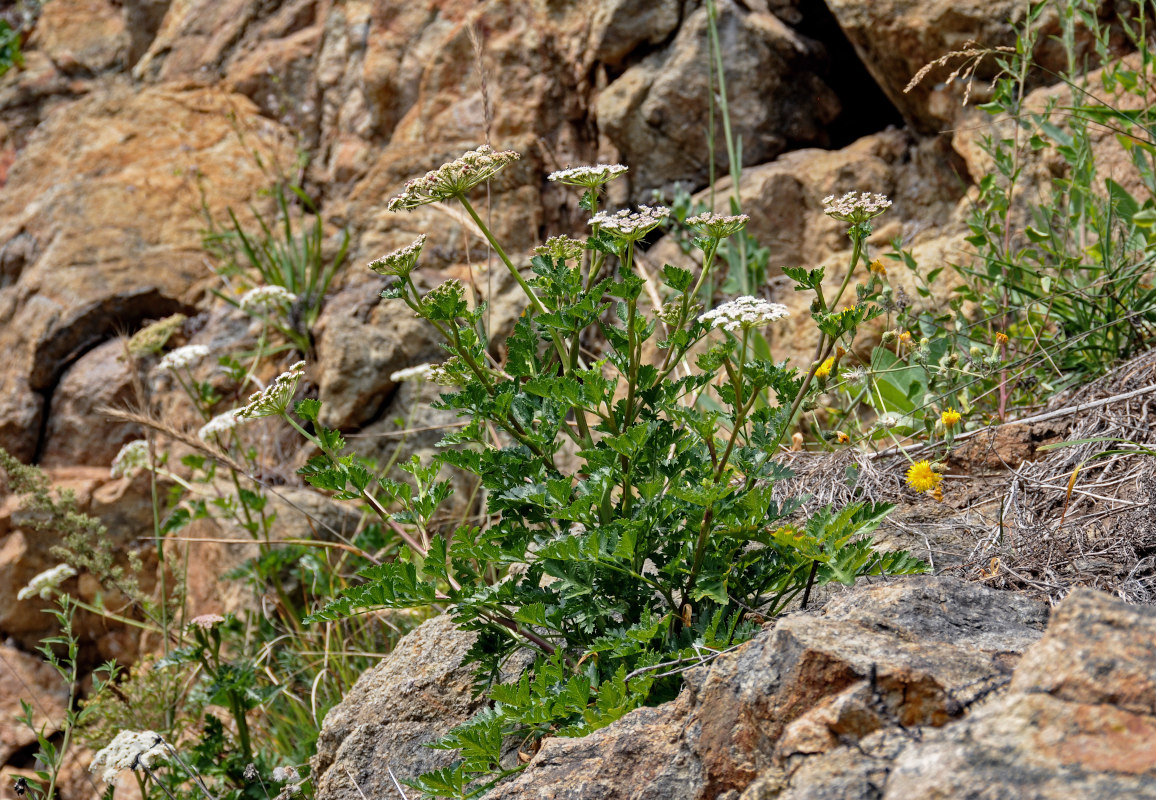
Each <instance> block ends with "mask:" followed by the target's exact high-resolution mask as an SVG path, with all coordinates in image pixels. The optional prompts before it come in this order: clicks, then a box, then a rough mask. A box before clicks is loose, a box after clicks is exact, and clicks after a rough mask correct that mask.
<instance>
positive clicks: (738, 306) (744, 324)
mask: <svg viewBox="0 0 1156 800" xmlns="http://www.w3.org/2000/svg"><path fill="white" fill-rule="evenodd" d="M789 313H790V312H789V311H787V307H786V306H785V305H783V304H782V303H771V302H768V301H766V300H760V299H759V298H757V297H751V296H750V295H744V296H742V297H736V298H735V299H734V300H731V301H730V302H729V303H723V304H722V305H721V306H719V307H718V308H712V309H711V310H710V311H707V312H705V313H703V314H700V315H699V317H698V321H699V322H703V323H706V324H708V325H710V326H711V327H712V328H722V329H723V330H726V331H730V332H731V333H735V332H736V331H741V330H743V329H744V328H757V327H760V326H763V325H766V324H768V323H770V322H774V321H775V320H777V319H782V318H783V317H785V316H787V315H788V314H789Z"/></svg>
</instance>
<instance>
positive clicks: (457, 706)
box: [311, 616, 485, 800]
mask: <svg viewBox="0 0 1156 800" xmlns="http://www.w3.org/2000/svg"><path fill="white" fill-rule="evenodd" d="M474 639H475V636H474V634H466V633H463V632H461V631H459V630H458V629H457V628H456V627H455V626H454V624H453V622H452V621H450V618H449V617H447V616H440V617H435V618H434V619H431V620H429V621H428V622H425V623H424V624H422V625H421V626H420V627H419V628H417V629H416V630H414V631H413V632H411V633H410V634H408V635H407V636H405V637H404V638H402V639H401V640H400V641H399V642H398V643H397V644H396V645H395V646H394V649H393V652H391V653H390V654H389V656H388V657H386V658H385V659H383V660H382V662H381V663H380V664H379V665H378V666H376V667H374V668H373V669H371V670H369V671H368V672H366V673H365V674H363V675H362V676H361V677H360V678H359V679H358V681H357V683H356V684H355V685H354V687H353V688H352V689H351V690H350V692H349V694H347V695H346V696H345V698H344V699H343V700H342V701H341V702H340V703H339V704H338V705H336V706H334V707H333V708H332V709H330V711H329V713H328V714H326V715H325V721H324V723H323V724H322V726H321V733H320V735H319V736H318V739H317V755H316V756H314V757H313V760H312V762H311V767H312V774H313V775H314V776H315V777H314V779H313V780H314V781H315V786H316V787H317V789H316V791H317V796H318V797H319V798H326V800H360V798H361V794H362V793H364V794H365V795H366V796H367V797H389V796H391V795H392V794H393V793H394V792H396V789H395V788H394V786H393V781H392V780H391V779H390V776H389V772H388V771H387V768H389V769H392V770H393V773H394V774H395V775H396V776H397V778H398V780H408V779H412V778H416V777H417V776H418V775H420V774H422V773H423V772H428V771H430V770H433V769H438V768H440V767H445V766H448V765H449V764H451V763H452V762H453V761H454V754H453V753H452V752H447V751H444V750H431V749H429V748H427V747H424V746H423V745H425V744H427V743H429V742H432V741H434V740H435V739H437V738H439V737H440V736H442V735H444V734H445V733H446V732H447V731H449V729H450V728H453V727H454V726H455V725H458V724H460V723H462V722H464V721H465V720H466V719H468V718H469V717H471V716H472V715H473V714H474V712H475V711H477V710H478V709H480V708H481V707H482V705H483V704H484V703H485V701H484V699H482V698H475V697H473V695H472V691H471V686H472V682H473V671H472V669H471V668H469V667H466V666H463V665H462V660H463V658H464V657H465V655H466V652H467V651H468V650H469V648H470V646H471V645H472V644H473V642H474Z"/></svg>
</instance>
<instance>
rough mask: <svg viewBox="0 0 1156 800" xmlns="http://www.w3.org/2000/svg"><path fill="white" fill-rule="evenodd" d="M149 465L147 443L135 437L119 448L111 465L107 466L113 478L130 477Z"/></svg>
mask: <svg viewBox="0 0 1156 800" xmlns="http://www.w3.org/2000/svg"><path fill="white" fill-rule="evenodd" d="M148 466H149V445H148V442H146V441H145V440H144V439H135V440H133V441H131V442H129V443H128V444H126V445H125V446H124V447H122V448H120V452H119V453H117V454H116V458H114V459H113V460H112V467H111V468H109V475H111V476H112V477H114V478H120V477H128V478H131V477H132V476H133V475H135V474H136V473H137V472H139V471H140V470H142V469H148Z"/></svg>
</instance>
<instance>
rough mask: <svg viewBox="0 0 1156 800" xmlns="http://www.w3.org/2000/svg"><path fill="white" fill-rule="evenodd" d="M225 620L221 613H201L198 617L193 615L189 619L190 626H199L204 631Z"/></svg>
mask: <svg viewBox="0 0 1156 800" xmlns="http://www.w3.org/2000/svg"><path fill="white" fill-rule="evenodd" d="M224 621H225V618H224V617H222V616H221V615H220V614H201V615H200V616H198V617H193V618H192V619H191V620H189V626H190V627H197V628H200V629H201V630H203V631H207V630H209V629H211V628H213V627H214V626H216V625H220V624H221V623H222V622H224Z"/></svg>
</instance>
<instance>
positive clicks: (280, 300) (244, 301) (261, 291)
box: [237, 286, 297, 314]
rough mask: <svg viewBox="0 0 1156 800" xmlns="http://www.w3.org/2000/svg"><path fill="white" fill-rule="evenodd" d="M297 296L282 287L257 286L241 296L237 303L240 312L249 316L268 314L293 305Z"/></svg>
mask: <svg viewBox="0 0 1156 800" xmlns="http://www.w3.org/2000/svg"><path fill="white" fill-rule="evenodd" d="M296 300H297V295H295V294H293V292H291V291H289V290H288V289H286V288H285V287H284V286H258V287H257V288H256V289H250V290H249V291H247V292H245V294H243V295H241V299H240V301H239V302H238V303H237V305H239V306H240V307H241V310H242V311H245V312H248V313H250V314H269V313H271V312H273V311H279V310H281V309H282V308H284V307H285V306H287V305H291V304H293V303H294V302H295V301H296Z"/></svg>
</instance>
